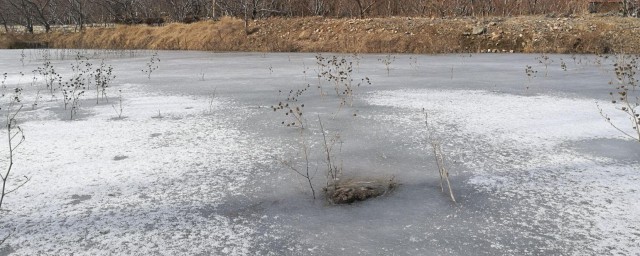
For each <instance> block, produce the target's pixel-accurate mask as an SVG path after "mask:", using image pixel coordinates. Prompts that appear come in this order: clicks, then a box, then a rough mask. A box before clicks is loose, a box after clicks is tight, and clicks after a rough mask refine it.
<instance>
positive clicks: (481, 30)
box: [471, 26, 487, 35]
mask: <svg viewBox="0 0 640 256" xmlns="http://www.w3.org/2000/svg"><path fill="white" fill-rule="evenodd" d="M486 32H487V28H486V27H484V26H476V27H473V29H472V30H471V34H472V35H482V34H484V33H486Z"/></svg>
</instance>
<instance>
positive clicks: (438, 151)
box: [423, 109, 456, 203]
mask: <svg viewBox="0 0 640 256" xmlns="http://www.w3.org/2000/svg"><path fill="white" fill-rule="evenodd" d="M423 112H425V114H424V124H425V125H426V127H427V139H428V140H429V143H430V144H431V147H432V149H433V155H434V157H435V158H436V164H437V165H438V173H439V174H440V189H441V190H442V193H445V191H444V183H445V182H446V183H447V189H448V191H449V196H450V197H451V201H453V202H454V203H456V198H455V196H454V195H453V189H452V188H451V182H450V181H449V171H448V170H447V168H446V166H445V163H444V153H442V146H441V145H440V142H438V141H437V140H436V139H434V138H433V136H431V129H429V115H428V114H427V113H426V111H424V109H423Z"/></svg>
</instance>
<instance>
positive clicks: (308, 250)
mask: <svg viewBox="0 0 640 256" xmlns="http://www.w3.org/2000/svg"><path fill="white" fill-rule="evenodd" d="M79 52H80V54H81V55H84V56H89V57H91V62H93V63H99V62H100V61H101V59H104V61H105V63H106V64H108V65H112V66H113V67H114V74H115V75H116V76H117V78H116V80H115V81H114V83H113V87H112V88H109V90H108V95H109V96H110V98H109V102H108V103H107V102H104V101H103V102H100V104H98V105H96V104H95V93H92V91H91V90H89V91H88V92H87V94H86V95H85V101H83V103H82V106H81V109H80V111H79V114H80V115H79V118H78V119H76V120H73V121H69V120H68V117H69V116H68V111H65V110H64V109H63V105H62V101H61V100H60V97H61V96H60V94H59V93H58V94H57V95H58V96H57V99H54V100H50V99H51V97H50V95H49V94H48V93H47V91H46V90H44V88H43V87H42V82H41V79H40V77H39V76H37V75H36V77H37V78H38V79H39V80H38V81H36V82H35V83H34V84H32V80H33V79H32V78H33V74H32V72H31V71H32V70H34V69H36V68H37V67H39V66H40V65H42V63H43V61H44V58H45V57H47V56H48V58H50V59H51V61H52V63H53V65H54V66H55V67H56V70H57V71H58V72H60V73H62V74H63V76H65V77H69V76H70V75H71V70H70V68H69V67H70V63H72V62H74V61H75V60H74V57H75V56H76V55H77V51H72V50H65V51H62V50H33V51H24V59H23V61H21V54H22V53H23V52H22V51H13V50H11V51H10V50H3V51H1V54H0V73H5V72H6V73H7V80H6V82H5V85H6V86H7V88H12V87H15V86H21V87H23V88H25V91H24V92H23V99H24V100H23V103H24V104H25V108H24V111H23V112H22V113H21V114H20V116H19V121H20V125H21V126H22V128H24V132H25V136H26V141H25V144H24V145H23V146H22V148H20V149H19V151H18V152H17V156H16V159H15V166H14V170H13V173H12V176H11V177H12V180H11V182H10V187H12V186H16V185H18V184H19V182H20V181H21V179H23V178H22V177H24V176H27V177H30V178H31V180H30V181H29V182H28V183H26V185H25V186H24V187H22V188H20V189H19V190H17V191H16V192H15V193H12V194H10V195H9V196H8V197H7V198H6V199H5V203H4V204H3V209H4V210H5V211H2V216H1V217H0V228H1V229H0V235H1V234H9V233H11V234H12V235H11V237H10V238H9V239H7V241H6V243H5V244H4V245H2V247H1V249H0V254H2V255H4V254H11V255H38V254H41V255H67V254H75V255H113V254H127V255H150V254H152V255H609V254H620V255H637V254H640V245H639V244H640V243H639V242H638V241H639V239H640V217H638V215H637V212H639V211H640V191H639V189H638V182H639V179H640V172H639V171H638V170H640V160H639V159H638V152H640V143H637V142H633V141H630V140H628V139H626V138H625V137H623V136H622V135H621V134H620V133H619V132H617V131H616V130H614V129H613V128H612V127H610V126H608V124H607V123H606V122H605V121H604V119H603V118H602V117H601V116H600V115H599V113H598V109H597V107H596V102H598V103H599V104H600V105H601V106H602V108H603V109H604V111H605V112H606V113H607V114H609V115H610V116H611V117H612V119H613V120H614V121H615V122H618V124H620V125H621V126H623V127H626V126H628V125H627V124H625V123H624V121H621V120H623V119H622V118H623V116H622V115H621V114H620V113H618V112H619V111H618V112H617V111H616V110H615V109H613V107H612V106H611V104H610V103H608V92H609V91H610V89H611V88H610V87H611V86H610V85H609V84H608V82H609V81H611V80H612V78H613V73H612V71H611V69H612V65H611V64H612V62H613V60H612V58H611V57H608V58H605V57H601V56H590V55H589V56H582V55H577V56H571V55H551V56H550V57H551V59H552V60H554V62H553V63H552V64H551V65H550V66H549V67H548V68H547V69H548V71H547V72H545V67H544V65H542V64H540V63H538V61H537V60H536V59H535V58H536V57H538V56H536V55H493V54H487V55H473V56H469V55H436V56H428V55H395V61H393V63H391V65H390V73H389V75H387V72H386V67H385V65H384V64H383V63H382V62H381V61H380V60H379V59H381V58H385V57H386V56H385V55H359V56H356V55H345V56H344V57H346V58H347V59H348V60H349V61H352V62H353V70H354V71H353V79H354V83H357V82H359V81H360V79H363V78H365V77H368V78H369V79H370V80H371V81H372V84H371V85H368V84H362V85H361V86H359V87H357V88H354V102H353V106H350V105H349V104H347V105H346V106H342V107H340V100H339V98H338V97H337V96H336V94H335V92H333V89H332V88H331V85H330V83H329V82H327V81H325V80H322V79H320V80H319V79H318V78H317V73H318V70H319V69H320V68H319V66H318V65H317V64H316V60H315V55H314V54H286V53H283V54H273V53H266V54H263V53H204V52H160V53H159V58H160V62H159V63H158V65H159V69H158V70H156V71H154V72H153V73H152V74H151V79H148V78H147V76H146V74H145V73H143V72H142V69H144V68H145V66H146V63H147V62H148V60H149V59H150V57H151V52H145V51H124V52H119V51H97V52H93V51H79ZM322 55H323V56H325V57H331V56H332V54H328V53H324V54H322ZM574 58H575V59H574ZM561 62H565V63H566V65H567V67H568V70H567V71H564V70H562V69H561V68H560V63H561ZM23 63H24V64H23ZM527 65H530V66H532V67H533V69H535V70H537V71H538V73H536V74H535V77H532V78H531V79H529V78H528V77H527V76H526V74H525V68H526V66H527ZM20 72H23V74H24V75H20ZM545 73H548V74H547V75H546V76H545ZM319 81H320V85H321V87H322V88H323V92H324V93H325V95H321V93H320V91H319V90H318V88H317V87H318V83H319ZM307 87H308V88H309V89H308V90H307V91H305V92H304V93H303V95H302V96H300V97H298V101H297V102H291V104H305V107H304V115H303V116H304V117H305V120H306V127H307V128H306V129H305V130H304V132H303V133H302V135H300V132H299V129H296V128H291V127H284V126H283V125H281V122H283V121H287V122H291V121H292V119H291V117H290V116H285V115H284V113H283V112H274V111H273V110H272V109H271V108H270V107H271V106H272V105H277V104H278V103H279V102H286V98H287V96H288V94H289V91H290V90H294V91H295V90H298V89H304V88H307ZM38 90H40V95H41V96H42V97H43V98H42V99H40V101H39V104H38V106H36V107H34V108H32V107H31V103H33V101H34V99H35V97H36V95H37V91H38ZM118 90H121V91H122V95H123V116H124V118H122V119H118V118H117V114H116V111H114V109H113V107H112V104H117V95H118ZM214 92H215V97H213V98H212V95H213V94H214ZM3 100H4V101H3V104H4V102H6V97H5V98H3ZM423 109H424V110H425V111H426V112H427V113H428V114H429V119H430V122H431V124H432V128H433V130H434V135H435V136H436V138H438V140H439V141H441V142H442V144H443V149H444V151H445V154H446V156H447V159H446V160H447V165H448V167H449V169H450V171H451V180H452V182H453V190H454V192H455V193H456V196H457V199H458V201H459V203H458V204H453V203H451V202H450V201H449V199H448V197H447V196H446V195H445V194H443V193H441V192H440V188H439V187H438V183H439V176H438V173H437V169H436V166H435V163H434V160H433V155H432V154H431V150H430V148H429V144H428V143H427V133H426V129H425V125H424V114H423V113H422V111H423ZM318 117H319V118H321V119H322V122H323V124H324V126H325V131H326V132H327V134H328V136H330V137H333V136H334V135H339V137H340V140H339V142H338V143H336V144H335V145H336V146H335V147H334V152H335V157H336V159H335V161H337V162H339V164H340V165H341V166H343V169H344V175H345V177H356V178H357V177H372V178H390V177H392V176H393V177H394V178H395V180H396V181H397V182H399V183H400V186H399V187H398V188H397V189H396V190H395V191H393V193H391V194H389V195H386V196H384V197H381V198H376V199H373V200H369V201H366V202H361V203H357V204H352V205H346V206H332V205H329V204H327V203H326V202H325V201H324V200H322V199H317V200H313V199H312V198H311V192H310V191H309V188H308V185H307V184H306V180H305V179H304V178H302V177H300V176H298V175H297V174H295V173H294V172H292V171H291V170H289V169H288V168H287V167H286V166H284V165H282V164H281V163H280V161H281V160H291V161H292V163H294V164H295V165H297V166H303V164H304V161H302V155H301V154H300V152H301V147H300V141H301V138H305V139H306V140H307V142H308V146H309V149H310V152H311V153H310V155H309V157H310V166H311V170H312V174H315V175H314V176H313V180H312V181H313V184H314V187H315V188H316V192H317V193H318V194H320V190H321V188H322V186H323V185H324V184H326V179H325V173H324V170H325V168H326V164H325V162H324V155H323V153H322V149H323V147H322V137H321V133H320V130H319V124H318ZM625 125H626V126H625ZM0 135H1V134H0ZM301 136H302V137H301ZM5 137H6V133H5V136H2V138H5ZM2 145H6V141H5V142H2V143H1V144H0V147H1V146H2ZM2 150H3V151H1V153H2V154H3V155H6V149H2ZM0 163H2V164H3V165H6V159H4V158H3V160H2V162H0ZM3 168H4V167H3ZM316 169H317V170H318V171H317V172H316V171H315V170H316ZM12 230H14V231H12Z"/></svg>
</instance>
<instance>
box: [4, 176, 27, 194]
mask: <svg viewBox="0 0 640 256" xmlns="http://www.w3.org/2000/svg"><path fill="white" fill-rule="evenodd" d="M24 178H25V179H27V180H25V181H24V182H23V183H22V184H20V185H19V186H17V187H15V188H14V189H12V190H9V191H7V192H6V193H4V195H8V194H11V193H13V192H14V191H16V190H18V189H19V188H21V187H22V186H24V184H27V182H29V181H30V180H31V178H29V177H27V176H24Z"/></svg>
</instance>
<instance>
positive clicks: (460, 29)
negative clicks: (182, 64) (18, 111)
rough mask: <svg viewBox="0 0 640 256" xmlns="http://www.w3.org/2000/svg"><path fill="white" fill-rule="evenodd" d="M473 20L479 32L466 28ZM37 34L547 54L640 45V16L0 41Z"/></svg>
mask: <svg viewBox="0 0 640 256" xmlns="http://www.w3.org/2000/svg"><path fill="white" fill-rule="evenodd" d="M474 26H485V27H487V33H485V34H483V35H465V33H468V32H470V31H471V29H472V28H473V27H474ZM16 40H17V41H20V40H38V41H44V42H47V43H49V45H50V46H51V47H55V48H97V49H155V50H206V51H271V52H358V53H388V52H389V53H462V52H481V51H487V50H489V49H491V50H492V51H495V50H497V51H500V52H503V51H507V52H509V51H514V52H526V53H534V52H545V53H605V52H623V51H624V52H627V53H638V52H640V19H635V18H621V17H598V16H593V15H585V16H582V17H573V18H549V17H544V16H525V17H513V18H504V17H490V18H483V19H474V18H455V19H453V18H450V19H441V18H435V19H434V18H375V19H327V18H322V17H309V18H292V19H286V18H272V19H267V20H259V21H255V22H250V24H249V27H248V33H247V32H246V31H245V27H244V21H242V20H240V19H235V18H230V17H224V18H222V19H221V20H220V21H216V22H213V21H203V22H198V23H194V24H169V25H167V26H164V27H148V26H146V25H135V26H125V25H119V26H116V27H114V28H87V29H86V31H84V32H81V33H71V32H54V33H50V34H39V35H36V36H35V39H29V38H28V36H25V35H16V36H14V37H13V38H11V37H6V36H0V47H3V48H6V47H8V46H7V45H11V44H12V42H13V41H16Z"/></svg>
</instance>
